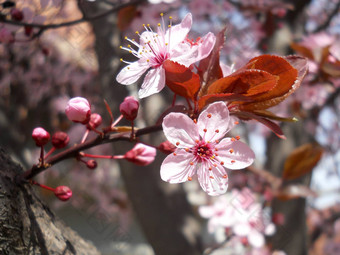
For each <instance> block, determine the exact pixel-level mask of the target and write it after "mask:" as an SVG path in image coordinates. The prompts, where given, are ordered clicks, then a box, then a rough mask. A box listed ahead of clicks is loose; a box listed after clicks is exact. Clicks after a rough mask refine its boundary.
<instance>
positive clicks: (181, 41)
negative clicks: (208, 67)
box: [116, 13, 216, 98]
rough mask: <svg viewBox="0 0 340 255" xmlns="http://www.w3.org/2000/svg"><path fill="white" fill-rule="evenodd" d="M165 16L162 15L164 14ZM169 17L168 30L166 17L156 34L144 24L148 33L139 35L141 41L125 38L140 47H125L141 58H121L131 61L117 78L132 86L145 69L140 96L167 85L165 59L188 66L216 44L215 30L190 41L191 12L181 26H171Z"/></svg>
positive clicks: (159, 89)
mask: <svg viewBox="0 0 340 255" xmlns="http://www.w3.org/2000/svg"><path fill="white" fill-rule="evenodd" d="M161 16H162V17H163V15H162V14H161ZM171 20H172V17H170V25H169V29H167V30H166V31H165V25H164V20H163V18H162V25H161V24H160V23H159V24H158V28H157V33H155V32H154V31H153V30H152V29H151V27H150V26H149V24H148V25H144V28H145V30H146V31H145V32H143V33H142V34H139V32H136V33H137V34H138V35H139V36H140V43H139V44H138V43H137V42H136V41H134V40H131V39H129V38H127V37H126V38H125V39H126V40H127V41H129V42H130V43H131V44H133V45H134V46H135V47H137V48H138V50H135V49H134V48H132V46H131V45H128V46H127V47H122V46H121V48H122V49H124V50H127V51H129V52H130V53H132V54H133V55H134V56H136V57H138V58H139V60H138V61H136V62H133V63H130V62H127V61H124V60H122V59H121V61H123V62H125V63H127V64H129V65H128V66H126V67H125V68H123V69H122V70H121V71H120V73H119V74H118V75H117V78H116V79H117V81H118V82H119V83H121V84H123V85H130V84H133V83H134V82H136V81H137V80H138V79H139V78H140V77H141V76H142V75H143V74H144V73H145V72H147V71H148V70H149V69H150V68H151V70H150V71H148V72H147V74H146V76H145V78H144V82H143V84H142V86H141V89H140V90H139V97H140V98H144V97H147V96H150V95H152V94H155V93H158V92H160V91H161V90H162V89H163V88H164V86H165V70H164V68H163V62H164V61H165V60H168V59H169V60H171V61H174V62H177V63H179V64H182V65H184V66H186V67H189V66H190V65H191V64H193V63H195V62H196V61H199V60H201V59H203V58H206V57H207V56H208V55H209V54H210V52H211V50H212V48H213V47H214V44H215V40H216V38H215V36H214V35H213V34H212V33H208V34H206V35H205V36H204V37H202V39H201V40H199V42H198V43H197V44H194V45H193V44H191V43H190V42H189V41H188V40H186V37H187V34H188V33H189V31H190V29H191V26H192V15H191V14H190V13H189V14H187V15H186V16H185V17H184V19H183V20H182V22H181V23H180V24H178V25H175V26H171Z"/></svg>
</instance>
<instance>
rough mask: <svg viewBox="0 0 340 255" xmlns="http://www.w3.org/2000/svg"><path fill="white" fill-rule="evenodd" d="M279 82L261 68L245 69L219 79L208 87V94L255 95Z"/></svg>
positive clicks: (266, 90)
mask: <svg viewBox="0 0 340 255" xmlns="http://www.w3.org/2000/svg"><path fill="white" fill-rule="evenodd" d="M276 84H277V77H276V76H274V75H271V74H270V73H268V72H265V71H261V70H244V71H240V72H236V73H234V74H232V75H229V76H227V77H224V78H222V79H219V80H217V81H216V82H214V83H213V84H211V86H209V88H208V94H214V93H235V94H242V95H244V96H249V97H251V96H255V95H258V94H262V93H264V92H268V91H269V90H271V89H273V88H274V87H275V86H276Z"/></svg>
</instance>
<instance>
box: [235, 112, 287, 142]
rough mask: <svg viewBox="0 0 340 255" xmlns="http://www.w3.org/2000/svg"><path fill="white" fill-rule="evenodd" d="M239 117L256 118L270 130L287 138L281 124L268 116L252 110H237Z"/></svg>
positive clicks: (236, 113) (245, 118)
mask: <svg viewBox="0 0 340 255" xmlns="http://www.w3.org/2000/svg"><path fill="white" fill-rule="evenodd" d="M234 114H235V115H236V116H237V117H239V118H240V119H244V120H249V119H253V120H256V121H258V122H260V123H262V124H263V125H265V126H266V127H268V128H269V129H270V130H272V131H273V132H274V133H275V134H276V135H277V136H278V137H279V138H281V139H286V137H285V135H284V134H283V132H282V129H281V128H280V126H279V125H277V124H276V123H275V122H272V121H270V120H268V119H266V118H262V117H260V116H257V115H256V114H254V113H252V112H244V111H242V112H235V113H234Z"/></svg>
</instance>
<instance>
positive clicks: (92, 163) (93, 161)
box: [86, 159, 97, 169]
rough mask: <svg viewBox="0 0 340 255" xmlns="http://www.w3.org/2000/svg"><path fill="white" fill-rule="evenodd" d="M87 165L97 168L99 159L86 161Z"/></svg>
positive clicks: (90, 167)
mask: <svg viewBox="0 0 340 255" xmlns="http://www.w3.org/2000/svg"><path fill="white" fill-rule="evenodd" d="M86 166H87V167H88V168H89V169H96V168H97V161H95V160H93V159H90V160H89V161H87V162H86Z"/></svg>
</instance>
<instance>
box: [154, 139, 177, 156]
mask: <svg viewBox="0 0 340 255" xmlns="http://www.w3.org/2000/svg"><path fill="white" fill-rule="evenodd" d="M157 149H158V150H160V151H161V152H163V153H165V154H170V153H173V152H174V151H175V150H176V146H175V145H173V144H172V143H170V142H169V141H165V142H162V143H161V144H160V145H159V146H158V147H157Z"/></svg>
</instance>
